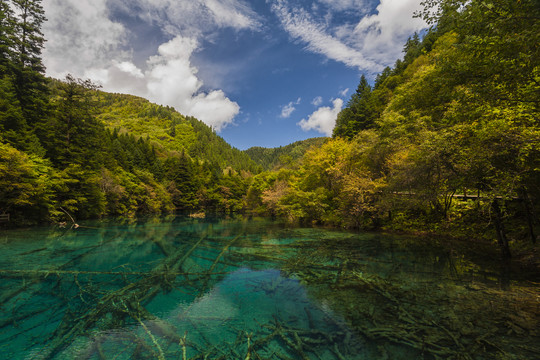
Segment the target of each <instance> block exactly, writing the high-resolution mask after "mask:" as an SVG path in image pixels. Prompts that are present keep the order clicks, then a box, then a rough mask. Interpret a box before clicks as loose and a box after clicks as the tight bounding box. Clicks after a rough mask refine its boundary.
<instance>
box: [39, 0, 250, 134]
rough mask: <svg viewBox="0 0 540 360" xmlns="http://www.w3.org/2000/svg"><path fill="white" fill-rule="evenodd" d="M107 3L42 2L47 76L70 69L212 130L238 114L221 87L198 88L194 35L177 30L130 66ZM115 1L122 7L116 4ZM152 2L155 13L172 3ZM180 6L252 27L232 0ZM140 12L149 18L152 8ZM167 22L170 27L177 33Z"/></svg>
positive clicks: (144, 0)
mask: <svg viewBox="0 0 540 360" xmlns="http://www.w3.org/2000/svg"><path fill="white" fill-rule="evenodd" d="M136 1H137V2H138V3H139V5H144V4H146V5H148V6H150V1H149V0H136ZM107 4H108V1H107V0H77V1H75V0H72V1H65V0H64V1H61V0H44V3H43V5H44V9H45V11H46V16H47V18H48V19H49V21H47V22H46V23H45V24H44V28H43V30H44V33H45V37H46V38H47V39H48V41H47V42H46V47H45V49H44V53H43V60H44V63H45V65H46V67H47V74H48V75H50V76H53V77H57V78H62V77H64V76H65V75H66V74H67V73H71V74H73V75H75V76H78V77H83V78H90V79H92V80H93V81H96V82H99V83H101V84H102V85H103V87H104V90H105V91H112V92H121V93H130V94H134V95H139V96H142V97H145V98H148V99H149V100H151V101H153V102H156V103H159V104H163V105H170V106H173V107H175V108H176V109H177V110H178V111H180V112H181V113H183V114H186V115H192V116H195V117H197V118H198V119H200V120H202V121H204V122H205V123H206V124H207V125H209V126H212V127H213V128H214V129H216V130H217V131H220V130H221V129H223V128H224V127H225V126H227V125H228V124H232V123H233V120H234V117H235V116H236V115H237V114H238V113H239V112H240V107H239V105H238V104H237V103H236V102H234V101H231V100H230V99H229V98H227V96H226V95H225V93H224V92H223V91H222V90H212V91H209V92H206V93H205V92H201V88H202V86H203V82H202V81H201V80H200V79H199V78H198V77H197V72H198V69H197V68H196V67H195V66H193V64H192V63H191V56H192V55H193V53H194V52H195V51H197V50H198V48H199V43H198V41H197V39H196V37H190V36H182V35H178V34H177V35H176V36H175V37H174V38H173V39H172V40H170V41H168V42H166V43H164V44H162V45H161V46H159V48H158V51H157V54H156V55H154V56H151V57H150V58H148V59H147V61H146V67H145V68H142V69H141V68H139V67H137V66H136V65H135V64H134V61H133V57H132V54H130V52H128V51H125V50H123V49H124V48H125V47H126V38H127V30H126V28H125V27H124V26H123V25H121V24H119V23H115V22H113V21H111V20H110V19H109V9H108V8H107ZM119 4H120V5H122V3H116V5H119ZM152 4H153V5H152V6H153V9H154V10H155V12H159V11H162V10H164V9H168V6H171V5H172V4H173V1H172V0H156V1H154V2H152ZM174 4H176V3H174ZM179 4H182V5H181V6H179V7H184V8H186V7H188V8H189V7H190V6H191V7H192V8H193V9H195V10H197V9H198V10H197V11H202V12H204V11H206V12H208V13H209V14H210V15H208V16H207V19H210V20H212V21H214V23H215V26H218V27H225V26H230V27H233V28H235V29H240V28H244V27H248V28H249V27H252V26H255V25H254V23H253V22H250V21H249V17H248V16H247V15H246V16H243V15H242V14H244V12H245V11H244V10H245V9H244V7H245V6H244V5H242V3H240V2H238V1H236V0H197V1H195V2H180V3H179ZM228 5H230V6H228ZM196 8H197V9H196ZM201 9H202V10H201ZM195 10H193V11H195ZM243 11H244V12H243ZM143 14H145V16H149V17H152V16H153V15H152V14H153V13H151V12H148V13H145V12H143ZM192 14H193V13H192ZM171 16H172V15H171ZM178 16H180V14H178ZM191 19H192V20H193V21H196V20H195V19H193V18H191ZM147 20H148V21H151V20H152V19H150V18H149V19H147ZM210 20H208V21H210ZM170 24H171V23H170ZM170 24H169V25H170ZM169 25H167V26H168V29H169V30H171V31H173V30H174V32H176V33H177V32H179V31H180V30H179V29H175V28H174V26H169ZM164 26H165V25H164Z"/></svg>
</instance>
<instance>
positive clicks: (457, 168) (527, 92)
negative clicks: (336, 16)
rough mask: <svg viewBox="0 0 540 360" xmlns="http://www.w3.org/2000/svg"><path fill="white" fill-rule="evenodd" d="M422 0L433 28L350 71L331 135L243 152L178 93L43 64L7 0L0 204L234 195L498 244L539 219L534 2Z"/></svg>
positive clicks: (209, 204) (204, 199)
mask: <svg viewBox="0 0 540 360" xmlns="http://www.w3.org/2000/svg"><path fill="white" fill-rule="evenodd" d="M423 5H424V10H423V11H421V12H419V13H418V14H417V15H416V16H419V17H422V18H423V19H424V20H425V21H427V23H428V24H429V25H430V28H429V29H428V30H427V31H425V32H423V33H421V34H414V35H413V36H411V37H410V38H409V40H408V41H407V42H406V44H405V45H404V52H403V53H404V55H403V58H402V59H399V60H397V61H396V63H395V64H394V66H393V67H387V68H386V69H384V70H383V71H382V72H381V73H380V74H378V75H377V76H376V78H375V79H374V81H373V79H371V78H370V74H365V75H362V76H361V77H360V79H359V84H358V87H357V89H356V91H355V92H354V93H353V95H352V96H351V98H350V99H349V101H348V102H347V105H346V107H345V108H344V109H343V110H342V111H341V112H340V113H339V115H338V117H337V120H336V125H335V128H334V131H333V137H332V138H331V139H313V140H309V141H307V142H300V143H297V144H293V145H291V146H288V147H283V148H280V149H264V148H252V149H250V150H248V151H246V152H241V151H239V150H237V149H234V148H232V147H231V146H230V145H228V144H227V143H226V142H225V141H224V140H223V139H222V138H220V137H219V136H218V135H217V134H216V133H215V132H213V131H212V129H210V128H209V127H207V126H206V125H204V124H203V123H202V122H200V121H199V120H197V119H194V118H192V117H186V116H184V115H181V114H179V113H178V112H176V111H175V110H174V109H173V108H170V107H163V106H158V105H155V104H152V103H150V102H148V101H147V100H145V99H141V98H138V97H134V96H131V95H120V94H108V93H105V92H102V91H100V89H99V87H98V86H96V85H95V84H94V83H92V82H91V81H90V80H82V79H77V78H74V77H73V76H68V77H66V78H65V79H64V80H62V81H59V80H54V79H49V78H46V77H45V75H44V66H43V63H42V60H41V50H42V49H43V45H44V42H45V39H44V37H43V34H42V33H41V26H42V24H43V22H44V21H46V19H45V17H44V13H43V9H42V8H41V5H40V1H37V0H34V1H19V0H10V1H6V0H2V1H0V7H1V12H0V147H1V150H2V151H1V153H0V192H1V193H0V214H7V213H9V214H10V215H11V219H12V220H13V223H15V224H23V223H38V222H51V221H59V220H61V219H65V218H66V214H71V215H73V216H74V217H76V218H79V219H80V218H90V217H102V216H110V215H130V216H132V215H135V214H141V213H159V212H170V211H178V210H180V211H190V212H194V211H218V212H227V213H231V212H240V211H243V212H255V213H259V214H265V215H273V216H280V217H285V218H287V219H289V220H291V221H296V222H302V223H309V224H325V225H331V226H340V227H352V228H361V229H390V230H394V231H395V230H404V231H427V232H436V233H447V234H452V235H453V236H462V237H471V236H474V237H484V238H488V239H497V241H498V243H499V245H500V246H501V249H502V250H503V253H504V254H505V256H508V255H509V253H510V252H509V250H510V249H509V243H510V242H511V241H513V240H514V239H517V240H519V239H530V240H531V241H532V242H535V241H536V234H537V233H538V225H539V224H538V215H537V214H538V210H539V209H538V207H539V206H538V199H539V197H540V160H539V159H540V154H539V149H540V146H539V145H540V131H539V126H538V125H539V124H538V113H539V106H540V45H539V44H540V21H539V20H540V4H539V3H538V2H537V1H534V0H522V1H515V0H485V1H479V0H473V1H465V0H426V1H424V2H423ZM312 145H314V146H312ZM250 157H251V158H250ZM252 159H253V160H255V161H256V162H255V161H253V160H252ZM263 170H265V171H263Z"/></svg>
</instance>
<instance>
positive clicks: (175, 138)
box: [96, 92, 261, 173]
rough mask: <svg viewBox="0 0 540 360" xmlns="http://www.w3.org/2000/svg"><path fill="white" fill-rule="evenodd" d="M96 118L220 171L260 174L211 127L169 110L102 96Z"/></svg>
mask: <svg viewBox="0 0 540 360" xmlns="http://www.w3.org/2000/svg"><path fill="white" fill-rule="evenodd" d="M98 98H99V100H98V102H97V104H96V118H97V119H98V120H100V121H102V122H103V123H104V124H105V125H106V126H107V127H108V128H110V129H117V130H118V131H119V132H120V133H129V134H133V135H135V136H136V137H143V138H145V139H148V140H149V141H150V143H152V144H154V145H156V146H158V147H159V148H161V149H162V150H166V151H177V152H180V153H182V152H185V153H186V154H188V155H189V156H190V157H192V158H194V159H198V160H200V161H206V162H209V163H214V164H217V165H218V166H219V167H220V168H226V167H232V168H233V169H234V170H237V171H240V170H243V171H249V172H252V173H257V172H259V171H260V170H261V169H260V166H258V165H257V164H255V163H254V162H253V161H252V160H251V159H250V158H249V156H248V155H247V154H245V153H244V152H242V151H240V150H238V149H236V148H233V147H232V146H231V145H229V144H228V143H227V142H226V141H225V140H223V138H221V137H220V136H219V135H217V134H216V133H215V132H214V131H213V130H212V129H211V128H210V127H209V126H207V125H206V124H204V123H203V122H202V121H200V120H197V119H195V118H194V117H190V116H184V115H182V114H180V113H178V112H177V111H176V110H175V109H173V108H171V107H168V106H160V105H156V104H153V103H151V102H150V101H148V100H146V99H143V98H140V97H137V96H133V95H124V94H111V93H106V92H99V94H98Z"/></svg>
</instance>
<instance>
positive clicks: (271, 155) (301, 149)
mask: <svg viewBox="0 0 540 360" xmlns="http://www.w3.org/2000/svg"><path fill="white" fill-rule="evenodd" d="M327 140H328V138H326V137H318V138H311V139H306V140H300V141H296V142H294V143H292V144H289V145H286V146H280V147H276V148H265V147H260V146H254V147H251V148H249V149H247V150H245V151H244V153H246V154H247V155H249V157H250V158H251V159H252V160H253V161H255V162H256V163H257V164H259V165H260V166H262V167H263V168H264V169H265V170H272V169H274V168H276V167H282V166H284V165H287V164H290V163H292V162H296V161H297V160H299V159H301V158H302V156H304V154H305V153H306V151H308V150H309V149H311V148H313V147H317V146H321V145H322V144H324V143H325V142H326V141H327Z"/></svg>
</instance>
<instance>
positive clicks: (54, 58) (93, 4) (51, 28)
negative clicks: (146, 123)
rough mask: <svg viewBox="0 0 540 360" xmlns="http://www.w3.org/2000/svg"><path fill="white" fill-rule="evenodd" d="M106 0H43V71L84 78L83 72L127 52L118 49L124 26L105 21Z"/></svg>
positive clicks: (103, 64)
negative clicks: (70, 74)
mask: <svg viewBox="0 0 540 360" xmlns="http://www.w3.org/2000/svg"><path fill="white" fill-rule="evenodd" d="M106 3H107V0H78V1H65V0H44V1H43V9H44V10H45V15H46V16H47V18H48V21H46V22H45V23H44V24H43V33H44V35H45V38H46V39H47V42H46V43H45V49H44V50H43V60H44V63H45V65H46V67H47V73H48V74H49V75H51V76H54V77H64V76H65V75H66V74H67V73H73V74H76V75H77V76H83V77H87V75H86V72H90V73H93V72H96V71H97V69H100V68H102V67H103V66H106V65H108V64H110V61H111V59H116V60H117V61H119V62H122V61H124V60H126V59H127V58H128V54H127V53H125V52H123V51H122V50H121V46H122V45H124V44H125V42H126V29H125V28H124V26H123V25H122V24H119V23H116V22H113V21H111V20H109V18H108V16H109V11H108V9H107V5H106Z"/></svg>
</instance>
